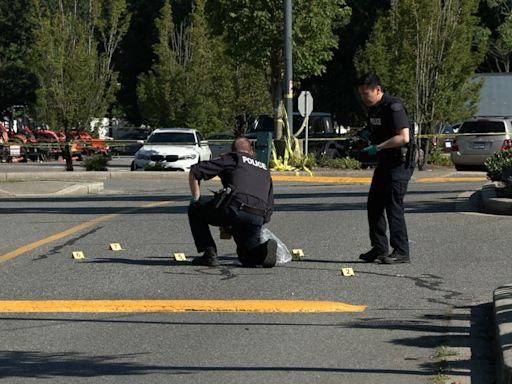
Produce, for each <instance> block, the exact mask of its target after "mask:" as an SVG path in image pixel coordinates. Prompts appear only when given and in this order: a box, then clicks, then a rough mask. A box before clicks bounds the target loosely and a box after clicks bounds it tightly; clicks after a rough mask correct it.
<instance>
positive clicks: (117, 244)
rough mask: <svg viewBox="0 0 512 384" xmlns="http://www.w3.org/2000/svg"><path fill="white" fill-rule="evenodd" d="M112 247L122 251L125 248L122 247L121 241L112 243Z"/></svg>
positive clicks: (113, 249)
mask: <svg viewBox="0 0 512 384" xmlns="http://www.w3.org/2000/svg"><path fill="white" fill-rule="evenodd" d="M110 249H111V250H112V251H122V250H123V248H121V244H119V243H111V244H110Z"/></svg>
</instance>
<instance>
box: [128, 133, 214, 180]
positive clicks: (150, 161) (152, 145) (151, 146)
mask: <svg viewBox="0 0 512 384" xmlns="http://www.w3.org/2000/svg"><path fill="white" fill-rule="evenodd" d="M211 158H212V152H211V151H210V147H209V146H208V141H206V140H203V138H202V136H201V133H200V132H199V131H198V130H196V129H190V128H160V129H155V130H154V131H153V132H152V133H151V134H150V135H149V136H148V139H147V141H146V143H145V144H144V145H143V146H142V148H140V149H139V150H138V151H137V152H136V153H135V158H134V160H133V162H132V165H131V170H132V171H135V170H137V169H145V168H148V167H154V166H161V167H163V168H166V169H173V170H177V171H189V170H190V167H191V166H192V165H194V164H197V163H199V162H200V161H202V160H210V159H211Z"/></svg>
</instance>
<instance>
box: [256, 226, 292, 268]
mask: <svg viewBox="0 0 512 384" xmlns="http://www.w3.org/2000/svg"><path fill="white" fill-rule="evenodd" d="M270 239H274V240H275V241H276V242H277V252H276V264H285V263H288V262H290V261H291V260H292V254H291V253H290V251H289V250H288V248H287V247H286V245H284V243H283V242H282V241H281V240H279V238H278V237H277V236H276V235H274V234H273V233H272V232H271V231H270V229H268V228H266V227H262V228H261V243H264V242H266V241H267V240H270Z"/></svg>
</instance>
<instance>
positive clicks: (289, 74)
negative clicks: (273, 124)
mask: <svg viewBox="0 0 512 384" xmlns="http://www.w3.org/2000/svg"><path fill="white" fill-rule="evenodd" d="M292 48H293V39H292V0H284V102H285V109H286V114H287V115H288V124H289V127H290V132H291V133H292V134H293V60H292Z"/></svg>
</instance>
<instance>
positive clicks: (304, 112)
mask: <svg viewBox="0 0 512 384" xmlns="http://www.w3.org/2000/svg"><path fill="white" fill-rule="evenodd" d="M298 107H299V112H300V115H301V116H302V117H304V116H309V115H310V114H311V112H313V96H311V93H309V91H302V92H301V93H300V95H299V100H298Z"/></svg>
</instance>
